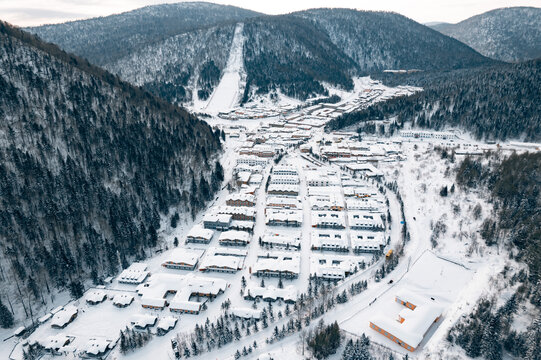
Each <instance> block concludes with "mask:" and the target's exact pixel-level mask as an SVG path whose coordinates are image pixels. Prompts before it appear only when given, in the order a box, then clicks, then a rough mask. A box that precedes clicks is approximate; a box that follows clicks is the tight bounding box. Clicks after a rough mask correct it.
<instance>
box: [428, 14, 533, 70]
mask: <svg viewBox="0 0 541 360" xmlns="http://www.w3.org/2000/svg"><path fill="white" fill-rule="evenodd" d="M432 28H433V29H435V30H437V31H440V32H441V33H443V34H445V35H448V36H451V37H454V38H456V39H457V40H459V41H462V42H463V43H465V44H468V45H469V46H471V47H472V48H474V49H476V50H477V51H478V52H479V53H481V54H483V55H485V56H488V57H491V58H494V59H497V60H502V61H507V62H517V61H525V60H531V59H536V58H539V57H541V8H536V7H526V6H523V7H508V8H501V9H494V10H491V11H487V12H485V13H482V14H479V15H475V16H472V17H470V18H468V19H465V20H463V21H461V22H458V23H456V24H440V25H434V26H432Z"/></svg>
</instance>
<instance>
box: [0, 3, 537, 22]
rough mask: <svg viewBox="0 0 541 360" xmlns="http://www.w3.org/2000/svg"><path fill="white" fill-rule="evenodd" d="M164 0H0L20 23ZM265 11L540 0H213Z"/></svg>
mask: <svg viewBox="0 0 541 360" xmlns="http://www.w3.org/2000/svg"><path fill="white" fill-rule="evenodd" d="M172 2H179V1H163V0H0V19H1V20H4V21H8V22H10V23H12V24H15V25H19V26H32V25H41V24H48V23H58V22H64V21H68V20H77V19H84V18H90V17H95V16H104V15H110V14H114V13H119V12H123V11H128V10H133V9H136V8H139V7H142V6H146V5H154V4H160V3H172ZM212 2H215V3H219V4H227V5H235V6H239V7H243V8H246V9H252V10H255V11H259V12H262V13H266V14H284V13H289V12H292V11H297V10H303V9H308V8H318V7H342V8H355V9H359V10H386V11H394V12H397V13H400V14H402V15H405V16H407V17H410V18H412V19H414V20H416V21H418V22H420V23H426V22H432V21H444V22H451V23H456V22H459V21H461V20H464V19H466V18H469V17H471V16H473V15H477V14H480V13H483V12H485V11H488V10H492V9H496V8H501V7H510V6H535V7H539V6H541V0H378V1H374V0H273V1H267V0H225V1H224V0H216V1H212Z"/></svg>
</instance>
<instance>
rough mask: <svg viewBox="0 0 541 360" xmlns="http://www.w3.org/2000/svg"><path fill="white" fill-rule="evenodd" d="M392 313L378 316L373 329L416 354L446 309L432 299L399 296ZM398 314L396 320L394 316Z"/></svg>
mask: <svg viewBox="0 0 541 360" xmlns="http://www.w3.org/2000/svg"><path fill="white" fill-rule="evenodd" d="M388 310H389V311H387V312H386V313H385V314H379V316H378V315H376V316H374V317H373V318H372V319H371V320H370V328H371V329H373V330H375V331H377V332H379V333H380V334H381V335H383V336H385V337H387V338H388V339H389V340H390V341H393V342H394V343H396V344H398V345H400V346H402V347H403V348H404V349H406V350H409V351H415V349H417V347H418V346H419V344H420V343H421V342H422V341H423V339H424V337H425V336H426V333H427V332H428V330H429V329H430V328H431V327H432V325H433V324H434V323H436V322H438V320H439V319H440V317H441V314H442V311H443V308H442V307H441V306H440V305H438V303H437V302H436V301H434V300H432V299H431V298H428V297H425V296H422V295H417V294H414V293H404V294H397V296H396V297H395V303H394V304H389V309H388ZM393 313H394V314H396V315H395V317H393V316H392V315H390V314H393Z"/></svg>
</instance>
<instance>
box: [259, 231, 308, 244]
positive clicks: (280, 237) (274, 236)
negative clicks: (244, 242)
mask: <svg viewBox="0 0 541 360" xmlns="http://www.w3.org/2000/svg"><path fill="white" fill-rule="evenodd" d="M262 241H263V242H264V243H270V244H274V245H282V246H286V245H289V246H293V247H300V245H301V238H300V233H294V234H287V235H286V234H280V233H277V232H267V233H266V234H265V235H264V236H263V238H262Z"/></svg>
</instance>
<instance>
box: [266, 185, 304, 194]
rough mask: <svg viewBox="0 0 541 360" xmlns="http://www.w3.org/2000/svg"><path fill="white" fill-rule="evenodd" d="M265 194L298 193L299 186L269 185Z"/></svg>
mask: <svg viewBox="0 0 541 360" xmlns="http://www.w3.org/2000/svg"><path fill="white" fill-rule="evenodd" d="M267 192H268V193H269V194H272V193H283V192H295V193H298V192H299V185H292V184H269V188H268V189H267Z"/></svg>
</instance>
